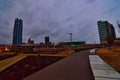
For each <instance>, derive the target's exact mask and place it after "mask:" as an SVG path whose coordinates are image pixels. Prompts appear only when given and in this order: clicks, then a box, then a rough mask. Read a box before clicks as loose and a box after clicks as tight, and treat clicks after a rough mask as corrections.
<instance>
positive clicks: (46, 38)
mask: <svg viewBox="0 0 120 80" xmlns="http://www.w3.org/2000/svg"><path fill="white" fill-rule="evenodd" d="M45 44H50V39H49V37H48V36H46V37H45Z"/></svg>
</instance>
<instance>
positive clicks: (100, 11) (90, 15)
mask: <svg viewBox="0 0 120 80" xmlns="http://www.w3.org/2000/svg"><path fill="white" fill-rule="evenodd" d="M119 3H120V1H118V0H117V1H116V0H104V1H103V0H101V1H98V0H80V1H79V0H75V1H73V0H69V1H68V0H51V1H50V0H44V1H43V0H38V1H37V2H36V0H24V1H22V2H21V1H20V0H17V1H10V0H6V1H4V0H1V1H0V8H1V10H0V11H1V14H0V17H1V18H0V23H1V24H0V27H1V30H0V38H1V40H0V43H11V42H12V32H13V25H14V19H15V18H16V17H19V18H22V19H23V20H24V29H23V42H27V40H28V39H29V38H31V39H33V40H35V43H39V42H44V37H45V36H49V37H50V38H51V41H52V42H61V41H66V40H69V33H73V40H85V41H86V42H88V43H94V42H99V35H98V29H97V28H98V27H97V21H98V20H108V21H109V22H110V23H111V24H113V26H114V27H115V29H116V34H117V37H119V35H120V34H119V32H118V27H117V20H120V17H119V13H120V12H119V11H120V6H119Z"/></svg>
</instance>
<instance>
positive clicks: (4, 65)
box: [0, 55, 26, 71]
mask: <svg viewBox="0 0 120 80" xmlns="http://www.w3.org/2000/svg"><path fill="white" fill-rule="evenodd" d="M25 57H26V56H25V55H16V56H14V57H11V58H8V59H5V60H1V61H0V71H2V70H4V69H6V68H8V67H9V66H11V65H13V64H15V63H16V62H18V61H20V60H21V59H23V58H25Z"/></svg>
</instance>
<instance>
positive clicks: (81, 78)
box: [24, 50, 94, 80]
mask: <svg viewBox="0 0 120 80" xmlns="http://www.w3.org/2000/svg"><path fill="white" fill-rule="evenodd" d="M89 54H90V53H89V50H86V51H81V52H78V53H76V54H74V55H71V56H69V57H67V58H64V59H62V60H60V61H58V62H56V63H54V64H52V65H50V66H48V67H46V68H44V69H42V70H40V71H38V72H36V73H34V74H32V75H30V76H28V77H27V78H25V79H24V80H94V76H93V73H92V71H91V67H90V64H89Z"/></svg>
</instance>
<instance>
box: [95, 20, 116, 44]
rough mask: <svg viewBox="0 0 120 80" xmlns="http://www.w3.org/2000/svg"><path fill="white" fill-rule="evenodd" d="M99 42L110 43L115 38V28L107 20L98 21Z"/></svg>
mask: <svg viewBox="0 0 120 80" xmlns="http://www.w3.org/2000/svg"><path fill="white" fill-rule="evenodd" d="M97 24H98V30H99V37H100V43H108V44H111V43H112V42H113V41H114V39H115V38H116V35H115V29H114V27H113V25H112V24H110V23H109V22H108V21H98V22H97Z"/></svg>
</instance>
